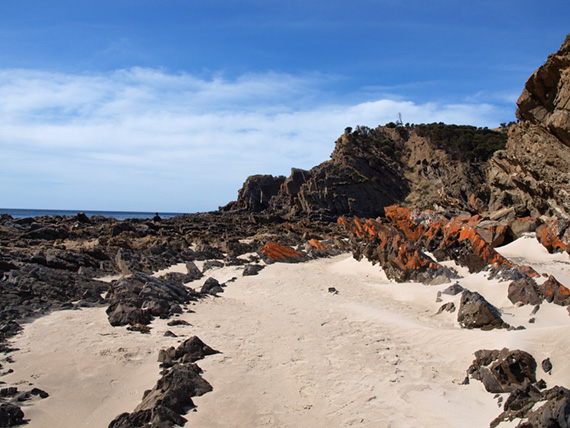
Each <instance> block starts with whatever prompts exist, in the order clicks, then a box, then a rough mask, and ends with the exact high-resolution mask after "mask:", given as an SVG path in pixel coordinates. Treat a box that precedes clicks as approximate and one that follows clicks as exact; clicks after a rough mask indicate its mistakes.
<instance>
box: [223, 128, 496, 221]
mask: <svg viewBox="0 0 570 428" xmlns="http://www.w3.org/2000/svg"><path fill="white" fill-rule="evenodd" d="M492 139H498V140H500V141H506V137H504V136H503V134H501V133H498V132H494V131H489V130H482V129H477V128H475V127H467V126H463V127H461V126H456V125H443V124H431V125H418V126H406V127H396V126H385V127H382V126H379V127H377V128H376V129H369V128H367V127H357V129H356V130H355V131H354V132H347V133H345V134H344V135H342V136H341V137H339V139H338V140H337V141H336V144H335V148H334V150H333V153H332V154H331V159H330V160H329V161H326V162H323V163H321V164H320V165H317V166H315V167H314V168H312V169H311V170H309V171H305V170H301V169H296V168H293V169H292V170H291V175H290V176H289V177H288V178H286V179H284V178H283V177H271V176H252V177H250V178H248V179H247V180H246V182H245V183H244V185H243V187H242V189H241V190H239V192H238V199H237V201H235V202H232V203H230V204H228V205H227V206H226V207H224V208H223V209H224V210H249V211H250V212H266V213H277V214H280V215H284V216H287V217H295V216H311V217H315V218H316V217H320V218H323V219H330V220H334V219H335V218H337V217H339V216H347V215H348V216H353V215H356V216H359V217H376V216H379V215H382V214H383V208H384V207H386V206H389V205H392V204H395V203H400V202H403V201H406V202H409V203H410V204H413V205H414V206H420V207H423V208H427V207H428V206H433V205H434V204H438V205H440V206H443V207H453V208H461V209H465V210H477V209H479V208H480V207H479V205H484V203H483V202H481V201H480V198H483V199H486V194H487V193H488V191H487V190H486V188H485V186H484V183H485V173H484V171H485V168H486V163H485V159H486V156H483V154H482V153H479V152H477V149H474V147H463V146H461V145H460V144H458V142H460V141H461V142H464V141H470V142H474V141H479V140H482V141H486V142H487V143H488V141H489V140H492ZM492 145H493V144H488V145H487V146H492ZM503 145H504V144H503V143H499V145H498V146H497V147H502V146H503ZM481 146H483V144H482V145H481ZM474 153H477V154H474ZM473 156H475V158H477V159H474V158H472V157H473ZM465 160H470V162H465ZM279 183H281V184H280V187H279V189H277V185H278V184H279ZM482 189H484V190H482Z"/></svg>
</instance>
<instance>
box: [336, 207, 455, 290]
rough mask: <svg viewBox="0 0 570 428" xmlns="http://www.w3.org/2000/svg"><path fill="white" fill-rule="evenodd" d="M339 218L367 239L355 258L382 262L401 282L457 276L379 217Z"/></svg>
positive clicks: (426, 281) (360, 246) (342, 222)
mask: <svg viewBox="0 0 570 428" xmlns="http://www.w3.org/2000/svg"><path fill="white" fill-rule="evenodd" d="M338 221H339V224H342V225H344V226H345V227H346V228H347V229H348V230H349V231H350V233H352V234H353V235H354V236H356V237H359V238H362V239H364V240H365V243H363V244H359V245H358V246H357V248H356V249H355V250H354V252H353V255H354V257H355V258H356V259H357V260H360V259H361V258H362V257H366V259H367V260H369V261H371V262H372V263H379V264H380V266H381V267H382V269H383V270H384V272H385V273H386V275H387V276H388V278H391V279H395V280H396V281H397V282H405V281H417V282H424V283H431V282H434V281H435V282H438V281H443V282H447V281H449V280H450V279H451V278H454V277H456V275H455V274H454V273H453V272H451V271H450V270H449V269H448V268H446V267H445V266H442V265H440V264H439V263H437V262H436V261H434V260H433V259H432V258H431V257H429V256H428V255H426V254H425V253H423V252H422V251H420V250H419V249H418V248H417V247H416V246H415V245H414V244H412V242H410V241H409V240H408V239H406V238H405V237H404V236H402V235H400V234H399V233H398V231H397V230H394V229H393V228H391V227H390V226H389V225H387V224H385V223H383V222H381V221H379V220H372V219H368V220H366V221H365V222H361V221H360V220H359V219H358V218H354V219H353V220H348V219H345V218H340V219H339V220H338Z"/></svg>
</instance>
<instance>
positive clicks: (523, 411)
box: [491, 384, 570, 428]
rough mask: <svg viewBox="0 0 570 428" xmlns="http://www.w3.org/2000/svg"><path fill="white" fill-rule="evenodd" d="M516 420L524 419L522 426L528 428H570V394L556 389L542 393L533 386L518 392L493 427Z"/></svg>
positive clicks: (492, 423) (509, 398)
mask: <svg viewBox="0 0 570 428" xmlns="http://www.w3.org/2000/svg"><path fill="white" fill-rule="evenodd" d="M514 419H523V420H524V422H521V424H519V425H518V426H521V427H525V428H544V427H552V428H562V427H564V428H570V390H568V389H566V388H564V387H561V386H555V387H554V388H551V389H548V390H542V391H541V390H539V389H538V388H536V387H535V386H534V385H532V384H527V385H525V386H524V387H522V388H519V389H516V390H515V391H513V392H512V393H511V394H510V395H509V397H508V398H507V400H506V402H505V405H504V411H503V413H501V414H500V415H499V416H498V417H497V418H496V419H495V420H494V421H493V422H491V427H492V428H494V427H497V426H498V425H499V424H500V423H501V422H504V421H512V420H514Z"/></svg>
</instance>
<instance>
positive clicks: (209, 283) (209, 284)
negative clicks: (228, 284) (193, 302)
mask: <svg viewBox="0 0 570 428" xmlns="http://www.w3.org/2000/svg"><path fill="white" fill-rule="evenodd" d="M223 292H224V289H223V288H222V286H221V285H220V283H219V282H218V280H217V279H215V278H208V279H207V280H206V282H205V283H204V285H202V288H201V290H200V293H202V294H210V295H212V296H215V295H216V294H217V293H223Z"/></svg>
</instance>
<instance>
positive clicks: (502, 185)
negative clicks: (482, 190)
mask: <svg viewBox="0 0 570 428" xmlns="http://www.w3.org/2000/svg"><path fill="white" fill-rule="evenodd" d="M517 106H518V107H517V112H516V114H517V117H518V118H519V120H520V122H518V123H517V124H515V125H513V126H511V128H510V130H509V139H508V142H507V146H506V150H505V151H503V152H499V153H497V154H496V155H495V156H494V157H493V159H492V160H491V165H490V168H489V172H488V177H487V181H488V183H489V188H490V190H491V193H492V195H491V199H490V202H489V209H490V210H491V211H498V210H500V209H501V208H505V209H506V210H505V211H504V212H505V213H506V214H507V215H510V216H525V215H531V216H534V217H539V216H541V215H546V216H563V217H570V200H569V198H568V196H569V194H570V174H569V173H570V38H568V37H567V38H566V41H565V42H564V43H563V44H562V47H561V48H560V50H559V51H558V52H557V53H555V54H552V55H550V56H549V57H548V59H547V61H546V63H545V64H544V65H543V66H541V67H540V68H539V69H538V70H536V71H535V72H534V73H533V74H532V76H530V78H529V79H528V80H527V82H526V85H525V88H524V90H523V93H522V94H521V96H520V98H519V99H518V101H517Z"/></svg>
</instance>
